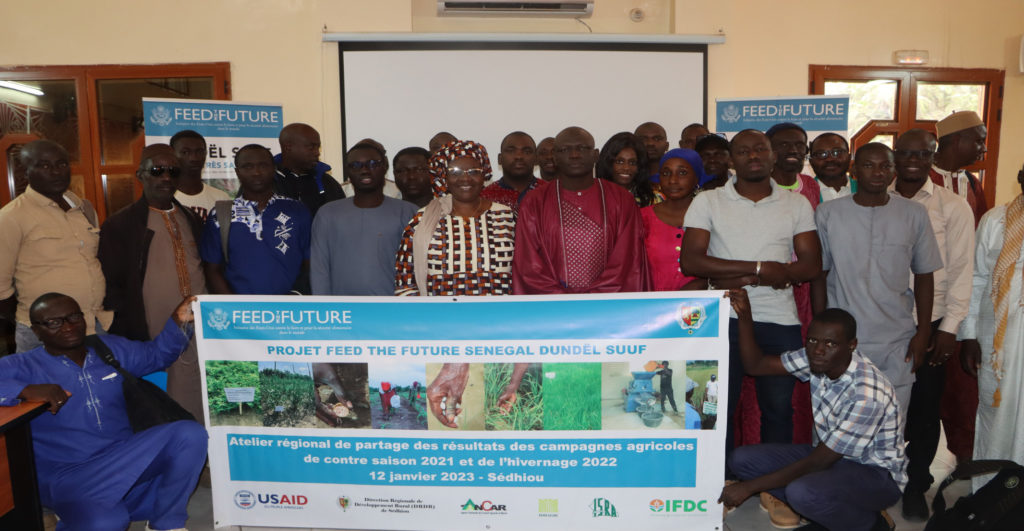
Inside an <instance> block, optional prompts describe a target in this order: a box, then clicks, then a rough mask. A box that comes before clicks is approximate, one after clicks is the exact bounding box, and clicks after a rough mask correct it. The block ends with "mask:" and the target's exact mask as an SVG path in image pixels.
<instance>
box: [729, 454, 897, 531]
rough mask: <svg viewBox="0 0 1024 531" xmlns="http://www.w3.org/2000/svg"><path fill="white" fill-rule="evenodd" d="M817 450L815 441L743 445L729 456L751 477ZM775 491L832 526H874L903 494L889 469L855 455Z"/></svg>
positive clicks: (835, 530)
mask: <svg viewBox="0 0 1024 531" xmlns="http://www.w3.org/2000/svg"><path fill="white" fill-rule="evenodd" d="M812 450H813V447H812V446H811V445H809V444H755V445H751V446H741V447H739V448H737V449H736V450H735V451H733V453H732V455H731V456H730V457H729V467H730V468H731V469H732V471H733V472H734V473H736V475H738V476H739V477H740V479H742V480H744V481H746V480H751V479H754V478H757V477H761V476H763V475H765V474H771V473H772V472H775V471H776V470H779V469H781V468H784V467H785V466H787V465H789V464H791V463H794V462H796V461H799V460H800V459H803V458H804V457H807V456H808V455H810V454H811V451H812ZM769 493H771V494H772V495H773V496H775V497H776V498H779V499H780V500H782V501H784V502H786V503H787V504H789V506H790V507H792V508H793V510H794V511H796V512H798V513H800V514H801V515H803V517H804V518H807V519H808V520H811V521H813V522H816V523H818V524H820V525H823V526H825V527H826V528H828V529H830V530H831V531H867V530H870V529H871V528H872V527H873V526H874V523H875V520H876V519H877V518H878V512H879V511H881V510H883V509H885V508H886V507H890V506H891V505H893V504H894V503H896V502H897V501H898V500H899V499H900V494H901V493H900V487H899V485H897V484H896V481H894V480H893V479H892V476H890V475H889V471H888V470H886V469H884V468H880V467H875V466H869V465H862V464H860V463H855V462H853V461H850V460H849V459H840V460H839V461H838V462H837V463H835V464H834V465H832V466H831V467H829V468H828V469H826V470H822V471H821V472H815V473H813V474H807V475H806V476H803V477H801V478H798V479H797V480H795V481H793V482H792V483H790V484H789V485H786V486H785V487H784V488H779V489H773V490H770V491H769Z"/></svg>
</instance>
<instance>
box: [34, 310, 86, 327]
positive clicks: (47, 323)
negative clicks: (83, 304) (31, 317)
mask: <svg viewBox="0 0 1024 531" xmlns="http://www.w3.org/2000/svg"><path fill="white" fill-rule="evenodd" d="M83 321H85V314H84V313H82V312H75V313H69V314H67V315H65V316H64V317H52V318H50V319H43V320H42V321H32V324H34V325H36V326H41V327H43V328H45V329H47V330H60V327H62V326H64V323H66V322H67V323H71V324H80V323H82V322H83Z"/></svg>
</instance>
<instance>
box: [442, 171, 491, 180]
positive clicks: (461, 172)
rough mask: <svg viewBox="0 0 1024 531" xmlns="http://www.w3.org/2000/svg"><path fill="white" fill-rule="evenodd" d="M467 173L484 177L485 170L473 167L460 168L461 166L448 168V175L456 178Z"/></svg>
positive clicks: (471, 175)
mask: <svg viewBox="0 0 1024 531" xmlns="http://www.w3.org/2000/svg"><path fill="white" fill-rule="evenodd" d="M465 175H468V176H470V177H483V175H484V170H483V169H481V168H473V169H470V170H460V169H459V168H448V177H452V178H455V179H458V178H461V177H463V176H465Z"/></svg>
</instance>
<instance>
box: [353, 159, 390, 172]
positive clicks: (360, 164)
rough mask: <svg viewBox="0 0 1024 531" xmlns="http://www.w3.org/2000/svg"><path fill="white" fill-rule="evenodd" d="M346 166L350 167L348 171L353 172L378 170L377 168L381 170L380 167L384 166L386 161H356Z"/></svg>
mask: <svg viewBox="0 0 1024 531" xmlns="http://www.w3.org/2000/svg"><path fill="white" fill-rule="evenodd" d="M346 166H348V169H350V170H353V171H354V170H361V169H363V168H366V169H368V170H376V169H377V168H380V167H382V166H384V161H382V160H368V161H365V162H364V161H360V160H357V161H354V162H349V163H348V164H346Z"/></svg>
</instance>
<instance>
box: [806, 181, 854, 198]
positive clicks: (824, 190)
mask: <svg viewBox="0 0 1024 531" xmlns="http://www.w3.org/2000/svg"><path fill="white" fill-rule="evenodd" d="M844 177H846V184H843V186H841V187H840V188H839V189H838V190H836V189H835V188H832V187H831V186H829V185H827V184H825V183H824V182H822V181H821V180H820V179H818V178H817V177H815V178H814V180H816V181H818V185H819V186H820V187H821V202H822V203H824V202H825V201H831V200H833V199H839V198H840V197H845V196H848V195H853V190H852V189H851V188H852V187H851V186H850V177H849V176H844Z"/></svg>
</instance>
